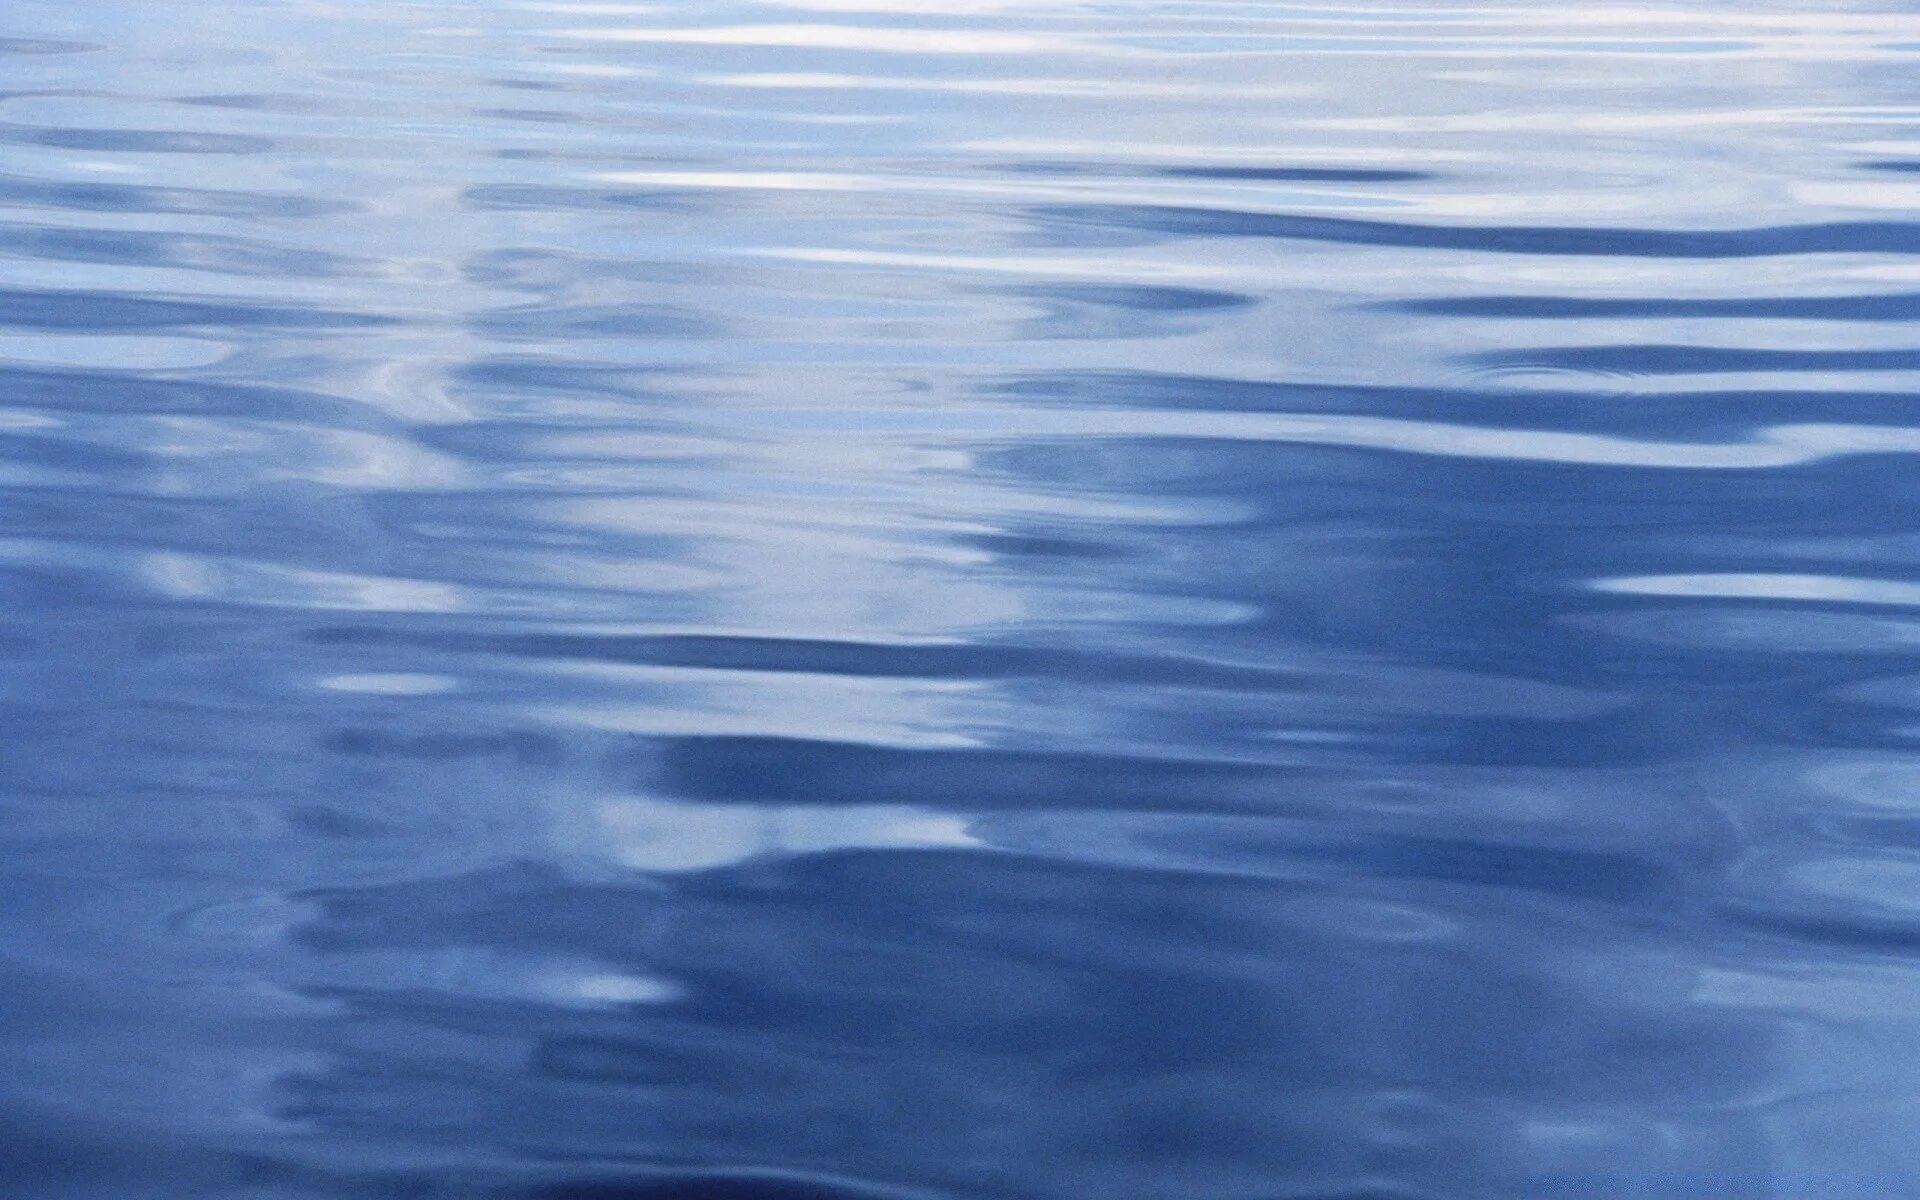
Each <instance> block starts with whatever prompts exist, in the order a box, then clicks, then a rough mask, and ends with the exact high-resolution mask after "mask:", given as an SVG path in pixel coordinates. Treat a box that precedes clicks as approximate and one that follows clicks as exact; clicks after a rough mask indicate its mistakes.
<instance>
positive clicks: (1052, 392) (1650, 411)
mask: <svg viewBox="0 0 1920 1200" xmlns="http://www.w3.org/2000/svg"><path fill="white" fill-rule="evenodd" d="M1569 349H1572V350H1576V351H1580V352H1583V353H1584V352H1588V351H1592V352H1597V353H1600V354H1603V355H1604V354H1607V353H1611V352H1612V348H1610V347H1604V346H1600V347H1571V348H1569ZM1683 349H1685V348H1684V347H1683ZM1699 349H1700V350H1702V351H1704V352H1705V353H1707V354H1709V355H1711V354H1713V353H1714V352H1716V351H1718V350H1720V349H1731V348H1721V347H1700V348H1699ZM1481 353H1483V354H1487V355H1492V354H1495V353H1499V352H1481ZM1755 353H1766V352H1765V351H1755ZM1781 353H1795V352H1792V351H1782V352H1781ZM1813 353H1819V352H1813ZM1842 353H1851V352H1850V351H1845V352H1842ZM1898 353H1904V351H1899V352H1898ZM1530 354H1531V352H1527V351H1508V352H1505V356H1504V357H1501V358H1499V359H1498V360H1493V361H1497V362H1498V363H1500V364H1501V365H1503V366H1517V365H1519V364H1522V363H1527V362H1534V363H1537V364H1539V365H1549V364H1547V363H1544V362H1542V361H1541V360H1539V359H1534V358H1531V357H1530ZM1471 361H1474V362H1476V363H1480V364H1481V365H1483V366H1484V365H1490V363H1489V361H1486V360H1481V359H1473V360H1471ZM1552 382H1554V383H1559V382H1561V381H1559V380H1553V381H1552ZM1850 382H1851V381H1850ZM982 391H983V392H984V393H985V394H987V395H989V396H1007V397H1014V398H1017V399H1019V400H1021V401H1024V402H1027V403H1035V404H1041V405H1046V406H1049V407H1053V406H1058V407H1062V408H1075V409H1085V408H1088V407H1092V408H1103V407H1110V406H1111V407H1127V408H1140V409H1167V410H1173V411H1191V412H1197V413H1208V412H1225V413H1263V412H1264V413H1279V414H1301V413H1353V414H1362V415H1378V416H1392V417H1397V418H1401V419H1405V420H1410V421H1445V422H1449V423H1452V424H1456V425H1459V426H1460V427H1461V428H1462V429H1463V430H1485V429H1488V428H1489V427H1491V428H1494V429H1498V428H1501V427H1506V428H1511V429H1513V430H1516V431H1523V430H1533V429H1548V430H1556V431H1568V432H1581V433H1609V434H1615V435H1618V436H1620V437H1623V438H1629V439H1632V440H1637V441H1640V440H1644V441H1662V440H1664V441H1681V442H1685V441H1743V440H1748V439H1750V438H1751V437H1753V435H1754V434H1755V433H1756V432H1757V431H1758V430H1760V429H1761V428H1763V427H1765V426H1767V425H1771V424H1776V423H1786V424H1797V423H1822V422H1850V423H1859V424H1863V425H1884V426H1888V427H1891V428H1899V427H1901V426H1902V425H1903V424H1904V423H1905V420H1906V416H1907V414H1908V413H1910V412H1911V408H1912V398H1911V395H1910V394H1909V393H1906V392H1902V391H1898V390H1893V389H1880V390H1874V389H1868V388H1863V387H1860V386H1858V385H1857V384H1856V385H1855V386H1853V387H1823V388H1819V389H1817V390H1806V389H1797V388H1790V387H1777V388H1758V387H1751V386H1745V387H1726V388H1718V389H1702V390H1698V391H1694V390H1688V391H1684V392H1674V393H1665V394H1662V395H1660V396H1659V398H1658V400H1657V402H1650V401H1649V400H1648V398H1647V397H1645V396H1642V395H1635V394H1631V393H1609V392H1597V391H1593V390H1586V389H1580V388H1569V387H1565V386H1561V387H1553V386H1541V387H1537V388H1535V387H1524V388H1523V387H1513V386H1506V385H1502V384H1499V383H1494V382H1488V383H1481V382H1479V381H1475V382H1474V383H1473V384H1471V385H1467V386H1463V385H1462V384H1461V383H1460V382H1458V380H1448V381H1445V382H1435V383H1433V384H1432V385H1430V386H1424V387H1407V386H1399V385H1392V384H1386V385H1380V384H1363V385H1352V384H1346V385H1341V384H1325V383H1320V382H1309V381H1305V380H1297V381H1296V380H1286V379H1246V378H1233V377H1224V378H1223V377H1218V376H1209V375H1185V374H1172V373H1160V372H1150V371H1124V372H1123V371H1099V370H1092V371H1087V370H1059V371H1048V372H1039V373H1033V374H1027V375H1019V376H1012V377H1007V378H1002V379H996V380H993V381H991V382H989V383H988V384H987V385H986V386H985V387H983V388H982ZM1261 437H1262V432H1261V431H1260V430H1258V429H1250V430H1249V431H1248V432H1247V434H1246V440H1250V441H1251V440H1259V439H1260V438H1261ZM1218 440H1219V441H1221V442H1227V441H1230V440H1232V439H1231V438H1226V437H1222V438H1219V439H1218ZM1268 444H1269V445H1270V446H1272V453H1274V454H1275V455H1281V454H1286V453H1289V452H1288V451H1286V450H1284V449H1283V448H1282V447H1281V445H1279V444H1278V443H1277V441H1269V442H1268ZM1029 448H1031V449H1034V450H1044V451H1045V452H1048V453H1051V452H1053V451H1054V450H1055V449H1057V443H1036V442H1027V443H1024V444H1023V446H1022V451H1023V452H1024V451H1025V450H1026V449H1029ZM1315 450H1316V452H1321V453H1325V454H1327V455H1339V454H1344V453H1349V452H1357V453H1366V454H1373V453H1375V451H1373V450H1371V449H1365V450H1363V449H1361V448H1360V447H1354V448H1352V450H1351V451H1349V450H1348V448H1345V447H1341V446H1339V445H1338V444H1333V445H1327V446H1321V447H1315ZM1395 461H1398V462H1405V463H1406V464H1407V465H1408V466H1409V467H1410V468H1412V469H1416V470H1417V469H1423V467H1424V464H1425V463H1426V461H1427V460H1426V458H1425V457H1424V456H1419V455H1403V456H1401V457H1400V458H1398V459H1396V460H1395ZM1487 461H1488V462H1490V463H1491V464H1493V465H1492V467H1491V468H1490V469H1496V470H1515V471H1528V470H1532V469H1533V467H1534V465H1535V464H1532V463H1529V462H1527V461H1526V460H1525V459H1524V458H1521V457H1519V456H1517V455H1516V456H1515V457H1512V458H1506V459H1501V458H1499V457H1498V456H1497V455H1493V456H1489V458H1488V460H1487ZM1551 467H1552V469H1553V470H1555V471H1563V470H1564V471H1574V472H1584V471H1587V470H1589V466H1588V464H1582V463H1578V462H1573V463H1555V464H1551ZM1632 469H1634V470H1643V471H1644V470H1646V468H1644V467H1635V468H1632ZM1702 469H1703V470H1704V469H1705V468H1702ZM1670 472H1677V473H1679V474H1683V475H1684V474H1687V471H1686V470H1685V469H1684V468H1669V469H1667V470H1662V471H1657V472H1652V473H1649V474H1646V475H1645V476H1644V477H1645V478H1646V479H1647V480H1649V481H1651V482H1652V483H1654V485H1655V486H1658V483H1659V481H1660V480H1661V479H1663V478H1665V477H1666V475H1667V474H1668V473H1670ZM1229 482H1230V481H1229Z"/></svg>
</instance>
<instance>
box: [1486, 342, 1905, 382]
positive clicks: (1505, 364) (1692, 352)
mask: <svg viewBox="0 0 1920 1200" xmlns="http://www.w3.org/2000/svg"><path fill="white" fill-rule="evenodd" d="M1466 361H1468V362H1470V363H1472V364H1473V365H1474V366H1476V367H1480V368H1483V369H1487V370H1503V371H1525V370H1556V371H1592V372H1597V373H1601V374H1614V375H1711V374H1751V373H1756V372H1767V371H1809V372H1843V371H1911V370H1913V369H1914V368H1916V367H1920V350H1879V349H1875V350H1775V349H1746V348H1742V347H1733V346H1689V345H1622V346H1550V347H1542V348H1540V349H1529V350H1521V351H1493V352H1487V353H1479V354H1474V355H1470V356H1467V358H1466Z"/></svg>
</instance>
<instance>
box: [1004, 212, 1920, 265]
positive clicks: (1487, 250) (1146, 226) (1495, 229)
mask: <svg viewBox="0 0 1920 1200" xmlns="http://www.w3.org/2000/svg"><path fill="white" fill-rule="evenodd" d="M1027 213H1028V217H1029V219H1030V220H1031V222H1032V224H1033V226H1034V228H1035V230H1036V231H1038V232H1041V233H1049V232H1051V231H1053V230H1056V229H1058V230H1060V231H1061V232H1062V233H1063V234H1066V233H1071V232H1072V231H1073V230H1076V229H1087V230H1091V231H1096V232H1098V231H1111V232H1118V233H1131V234H1137V235H1148V240H1158V239H1159V238H1160V237H1198V238H1209V237H1225V238H1275V239H1283V240H1291V241H1309V242H1328V243H1333V244H1338V245H1354V246H1387V247H1400V248H1404V249H1422V250H1457V251H1466V252H1473V253H1480V254H1535V255H1549V256H1568V255H1574V256H1585V257H1601V258H1659V259H1667V258H1678V259H1696V258H1697V259H1728V258H1731V259H1740V258H1771V257H1777V256H1781V255H1794V254H1841V253H1861V254H1897V255H1910V254H1916V253H1920V225H1917V224H1914V223H1911V222H1904V221H1836V222H1826V223H1820V224H1808V225H1778V226H1766V227H1760V228H1752V229H1724V230H1664V229H1633V228H1608V227H1604V226H1593V227H1586V226H1571V225H1570V226H1555V227H1549V226H1538V225H1533V226H1495V225H1485V226H1475V225H1437V224H1405V223H1400V222H1393V221H1368V220H1361V219H1358V218H1353V217H1316V216H1304V215H1299V214H1291V213H1269V212H1249V211H1238V210H1232V209H1216V208H1179V207H1174V206H1170V205H1145V204H1107V205H1094V204H1080V205H1073V204H1055V205H1037V206H1034V207H1033V208H1031V209H1029V210H1027Z"/></svg>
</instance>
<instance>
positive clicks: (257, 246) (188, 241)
mask: <svg viewBox="0 0 1920 1200" xmlns="http://www.w3.org/2000/svg"><path fill="white" fill-rule="evenodd" d="M269 207H271V205H269ZM0 255H7V256H11V257H16V258H28V259H43V260H47V261H51V262H82V263H109V264H113V265H117V266H123V267H169V268H176V269H180V270H188V271H200V272H206V273H209V274H220V275H252V276H268V277H279V276H294V277H301V276H305V277H309V278H312V277H328V276H366V275H370V274H373V273H374V269H373V267H372V265H371V264H369V263H367V262H366V261H365V260H364V259H358V258H355V257H353V256H350V255H345V254H339V253H334V252H330V251H325V250H307V249H294V248H290V247H284V246H276V245H273V244H272V243H269V242H264V241H258V240H253V239H248V238H239V237H231V236H227V235H224V234H205V233H175V232H168V231H164V230H120V229H77V228H67V227H63V226H36V225H21V224H13V223H5V222H0Z"/></svg>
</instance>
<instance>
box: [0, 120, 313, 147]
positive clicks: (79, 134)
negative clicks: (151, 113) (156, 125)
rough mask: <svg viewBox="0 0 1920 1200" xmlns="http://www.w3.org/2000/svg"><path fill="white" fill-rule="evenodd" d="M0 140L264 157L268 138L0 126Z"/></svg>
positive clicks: (171, 130)
mask: <svg viewBox="0 0 1920 1200" xmlns="http://www.w3.org/2000/svg"><path fill="white" fill-rule="evenodd" d="M0 141H3V142H13V143H17V144H19V145H22V146H49V147H53V148H55V149H60V150H96V151H103V152H107V153H125V154H265V153H268V152H270V151H272V150H273V149H274V148H275V146H276V145H277V143H275V142H274V141H273V139H271V138H264V137H249V136H246V135H243V134H234V133H195V132H186V131H182V130H175V129H51V128H31V127H26V126H18V125H11V126H9V125H0Z"/></svg>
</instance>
